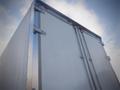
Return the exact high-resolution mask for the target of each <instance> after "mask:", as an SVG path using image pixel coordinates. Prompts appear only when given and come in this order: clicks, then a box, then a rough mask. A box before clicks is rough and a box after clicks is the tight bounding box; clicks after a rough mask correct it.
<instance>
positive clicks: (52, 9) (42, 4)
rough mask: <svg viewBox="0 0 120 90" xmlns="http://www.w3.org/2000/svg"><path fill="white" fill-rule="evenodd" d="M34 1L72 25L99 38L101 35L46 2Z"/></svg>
mask: <svg viewBox="0 0 120 90" xmlns="http://www.w3.org/2000/svg"><path fill="white" fill-rule="evenodd" d="M36 3H37V4H39V5H41V6H43V7H44V8H45V9H48V10H50V11H52V12H55V13H56V14H57V15H59V16H60V17H62V18H64V19H66V20H67V21H68V22H71V23H72V24H73V25H76V26H79V27H80V28H81V29H83V30H85V31H86V32H89V33H91V34H92V35H94V36H95V37H97V38H99V39H101V37H100V36H99V35H97V34H95V33H93V32H92V31H90V30H89V29H87V28H85V27H84V26H82V25H80V24H79V23H78V22H76V21H75V20H73V19H71V18H69V17H68V16H66V15H64V14H63V13H61V12H59V11H58V10H56V9H55V8H53V7H51V6H49V5H48V4H46V3H44V2H43V1H41V0H36Z"/></svg>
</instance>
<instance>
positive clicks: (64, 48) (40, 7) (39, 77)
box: [0, 0, 120, 90]
mask: <svg viewBox="0 0 120 90" xmlns="http://www.w3.org/2000/svg"><path fill="white" fill-rule="evenodd" d="M0 90H120V85H119V81H118V79H117V77H116V74H115V72H114V70H113V68H112V66H111V64H110V59H109V58H108V56H107V54H106V52H105V50H104V44H103V42H102V39H101V37H100V36H98V35H96V34H95V33H93V32H91V31H90V30H88V29H87V28H85V27H84V26H82V25H80V24H79V23H77V22H76V21H74V20H72V19H71V18H69V17H67V16H65V15H64V14H62V13H60V12H59V11H57V10H56V9H54V8H52V7H51V6H49V5H48V4H46V3H44V2H43V1H40V0H36V1H34V2H33V3H32V5H31V7H30V9H29V10H28V12H27V14H26V15H25V17H24V18H23V20H22V21H21V23H20V25H19V26H18V28H17V30H16V31H15V33H14V35H13V36H12V38H11V40H10V41H9V43H8V45H7V47H6V48H5V50H4V52H3V53H2V55H1V57H0Z"/></svg>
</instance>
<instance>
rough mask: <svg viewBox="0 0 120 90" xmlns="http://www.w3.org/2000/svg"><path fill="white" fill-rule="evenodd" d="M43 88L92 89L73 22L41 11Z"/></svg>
mask: <svg viewBox="0 0 120 90" xmlns="http://www.w3.org/2000/svg"><path fill="white" fill-rule="evenodd" d="M41 30H43V31H44V32H45V33H46V35H42V34H41V46H40V47H41V53H40V54H41V66H42V68H41V74H42V90H92V89H91V87H90V83H89V80H88V76H87V72H86V70H85V66H84V62H83V60H82V59H81V57H82V56H81V53H80V51H79V46H78V43H77V39H76V36H75V31H74V28H73V26H72V25H69V24H67V23H65V22H63V21H62V20H59V19H58V18H56V17H54V16H53V15H51V14H49V13H47V12H45V13H43V14H41Z"/></svg>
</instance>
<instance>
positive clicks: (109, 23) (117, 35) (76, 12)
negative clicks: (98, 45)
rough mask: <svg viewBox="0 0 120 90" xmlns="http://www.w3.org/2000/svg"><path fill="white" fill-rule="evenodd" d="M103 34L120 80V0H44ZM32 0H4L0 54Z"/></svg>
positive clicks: (0, 13)
mask: <svg viewBox="0 0 120 90" xmlns="http://www.w3.org/2000/svg"><path fill="white" fill-rule="evenodd" d="M43 1H45V2H46V3H48V4H49V5H50V6H52V7H54V8H56V9H57V10H59V11H60V12H62V13H64V14H65V15H67V16H69V17H71V18H72V19H74V20H75V21H77V22H79V23H80V24H82V25H83V26H85V27H87V28H88V29H90V30H91V31H93V32H95V33H97V34H98V35H100V36H101V37H102V39H103V42H104V44H105V49H106V52H107V54H108V55H109V56H110V57H111V63H112V66H113V68H114V70H115V72H116V74H117V76H118V78H119V80H120V0H43ZM31 2H32V0H0V55H1V53H2V52H3V50H4V48H5V47H6V45H7V43H8V41H9V40H10V38H11V36H12V35H13V33H14V31H15V30H16V28H17V26H18V25H19V23H20V21H21V20H22V18H23V17H24V15H25V13H26V12H27V10H28V8H29V7H30V4H31Z"/></svg>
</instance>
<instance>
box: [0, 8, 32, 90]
mask: <svg viewBox="0 0 120 90" xmlns="http://www.w3.org/2000/svg"><path fill="white" fill-rule="evenodd" d="M30 18H31V10H29V12H28V13H27V15H26V16H25V17H24V19H23V20H22V22H21V24H20V26H19V27H18V29H17V30H16V32H15V33H14V35H13V37H12V38H11V40H10V41H9V43H8V45H7V47H6V49H5V51H4V52H3V54H2V56H1V57H0V62H1V64H0V90H26V83H27V63H28V41H29V31H30V22H31V19H30Z"/></svg>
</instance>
